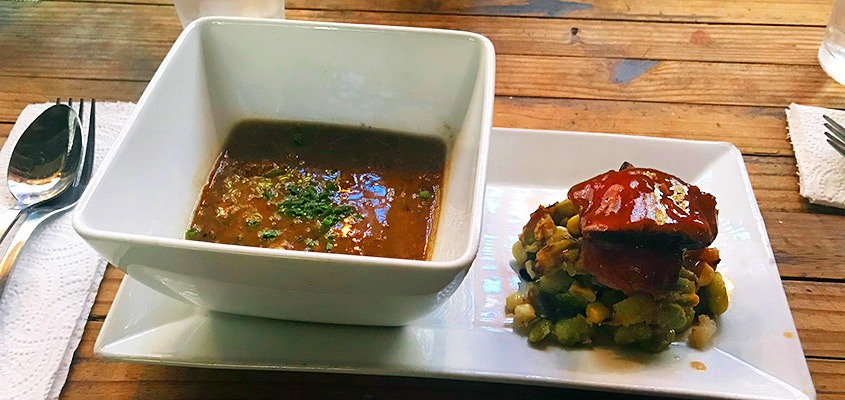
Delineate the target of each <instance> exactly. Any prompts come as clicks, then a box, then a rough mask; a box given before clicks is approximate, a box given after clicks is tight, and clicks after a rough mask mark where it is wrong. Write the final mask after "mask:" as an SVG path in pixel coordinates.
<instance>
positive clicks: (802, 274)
mask: <svg viewBox="0 0 845 400" xmlns="http://www.w3.org/2000/svg"><path fill="white" fill-rule="evenodd" d="M763 219H764V220H765V222H766V230H767V231H768V232H769V240H770V241H771V243H772V250H773V251H774V253H775V260H776V261H777V264H778V270H780V275H781V276H782V277H784V278H801V279H803V278H815V279H836V280H843V281H845V268H843V265H845V236H843V235H839V234H837V233H838V232H845V216H842V215H825V214H817V213H800V214H799V213H788V212H765V213H763Z"/></svg>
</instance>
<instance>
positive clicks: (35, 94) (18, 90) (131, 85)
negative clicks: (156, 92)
mask: <svg viewBox="0 0 845 400" xmlns="http://www.w3.org/2000/svg"><path fill="white" fill-rule="evenodd" d="M146 87H147V82H132V81H108V80H95V79H59V78H35V77H9V76H0V122H14V121H16V120H17V118H18V115H20V113H21V111H23V109H24V108H25V107H26V106H27V105H28V104H32V103H44V102H51V101H56V98H57V97H62V98H64V97H68V96H75V97H79V96H80V95H84V96H85V98H95V99H97V101H137V100H138V98H139V97H141V93H142V92H143V91H144V88H146Z"/></svg>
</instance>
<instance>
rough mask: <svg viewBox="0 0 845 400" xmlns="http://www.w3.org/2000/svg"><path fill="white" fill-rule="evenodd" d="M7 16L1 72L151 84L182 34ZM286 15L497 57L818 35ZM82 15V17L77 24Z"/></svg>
mask: <svg viewBox="0 0 845 400" xmlns="http://www.w3.org/2000/svg"><path fill="white" fill-rule="evenodd" d="M12 13H14V14H15V19H14V20H13V22H12V23H10V24H9V25H8V26H7V27H6V28H5V29H0V42H2V43H6V46H5V48H4V53H5V59H4V62H3V63H0V75H21V76H42V77H67V78H92V79H126V80H147V79H149V78H150V77H152V74H153V73H154V72H155V70H156V68H157V67H158V65H159V63H160V62H161V60H162V59H163V58H164V56H165V54H166V53H167V51H168V50H169V49H170V46H171V44H172V43H173V41H174V40H175V38H176V37H177V36H178V34H179V32H180V31H181V25H180V24H179V21H178V19H177V18H176V14H175V12H174V10H173V9H172V7H161V6H153V5H129V4H103V3H66V2H45V3H27V2H0V16H2V15H7V14H8V15H11V14H12ZM288 17H289V18H291V19H302V20H325V21H336V22H353V23H369V24H383V25H404V26H418V27H429V28H444V29H462V30H469V31H474V32H478V33H481V34H484V35H486V36H488V37H489V38H490V39H491V40H492V41H493V43H494V44H495V46H496V49H497V52H498V53H499V54H512V55H546V56H551V55H554V56H573V57H596V56H601V57H603V58H635V59H653V60H693V61H730V62H743V63H775V64H789V65H794V64H806V65H811V66H814V65H816V64H817V61H816V52H817V50H818V44H819V42H820V40H821V37H822V35H823V29H822V28H818V27H772V26H754V25H707V24H665V23H651V22H624V21H590V20H573V19H560V20H551V19H540V18H528V19H526V18H506V17H495V18H493V17H472V16H456V15H426V14H401V13H374V12H342V11H314V10H291V11H290V12H289V13H288ZM80 19H85V20H86V23H85V24H73V21H78V20H80ZM126 21H129V22H130V23H126ZM139 32H140V33H141V34H138V33H139ZM656 32H660V34H656ZM45 57H47V58H48V60H49V62H44V61H45V60H44V59H45Z"/></svg>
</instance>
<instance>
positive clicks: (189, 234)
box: [185, 227, 200, 240]
mask: <svg viewBox="0 0 845 400" xmlns="http://www.w3.org/2000/svg"><path fill="white" fill-rule="evenodd" d="M199 234H200V230H199V229H197V228H196V227H193V228H191V229H188V230H187V231H185V239H188V240H191V239H195V238H196V237H197V236H199Z"/></svg>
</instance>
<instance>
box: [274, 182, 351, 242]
mask: <svg viewBox="0 0 845 400" xmlns="http://www.w3.org/2000/svg"><path fill="white" fill-rule="evenodd" d="M286 189H287V192H288V195H287V198H285V201H283V202H282V203H281V204H279V211H278V212H279V214H284V215H287V216H289V217H293V218H302V219H307V220H317V221H319V222H320V231H321V232H323V233H326V232H328V231H329V230H330V229H331V228H332V227H333V226H335V225H337V224H338V223H339V222H340V221H343V219H344V218H346V217H349V216H352V215H357V213H356V212H355V208H354V207H352V206H350V205H341V204H339V202H337V201H336V200H335V197H336V196H337V190H338V187H337V184H335V183H334V182H326V183H325V184H324V185H323V186H321V185H320V184H318V183H315V182H308V183H307V184H304V185H302V186H297V185H294V184H289V185H287V186H286Z"/></svg>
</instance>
